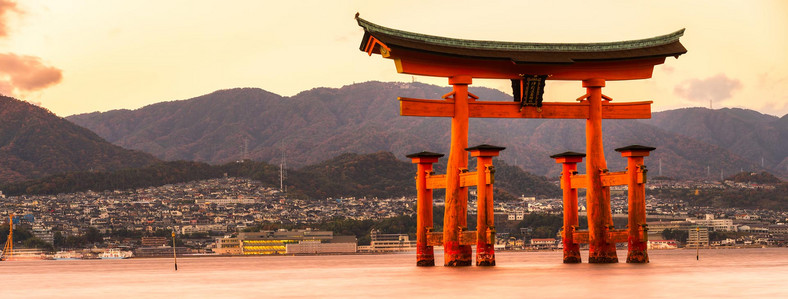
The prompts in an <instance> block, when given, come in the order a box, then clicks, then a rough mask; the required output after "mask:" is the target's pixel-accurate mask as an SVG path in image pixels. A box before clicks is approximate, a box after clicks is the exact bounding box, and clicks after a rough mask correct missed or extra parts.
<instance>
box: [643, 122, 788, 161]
mask: <svg viewBox="0 0 788 299" xmlns="http://www.w3.org/2000/svg"><path fill="white" fill-rule="evenodd" d="M643 122H644V123H646V124H650V125H653V126H656V127H659V128H661V129H663V130H666V131H668V132H672V133H676V134H679V135H682V136H686V137H689V138H692V139H695V140H698V141H701V142H705V143H708V144H713V145H716V146H719V147H722V148H725V149H727V150H729V151H730V152H732V153H736V154H737V155H739V156H741V157H743V158H746V159H749V160H750V161H753V162H755V163H756V164H758V165H760V163H761V162H763V165H764V167H765V169H770V170H783V172H782V173H785V170H786V169H788V160H786V159H788V115H786V116H783V117H782V118H777V117H775V116H771V115H766V114H761V113H758V112H755V111H752V110H746V109H738V108H733V109H731V108H723V109H718V110H710V109H706V108H684V109H676V110H671V111H663V112H656V113H654V114H653V117H652V118H651V119H650V120H644V121H643ZM761 159H763V160H761Z"/></svg>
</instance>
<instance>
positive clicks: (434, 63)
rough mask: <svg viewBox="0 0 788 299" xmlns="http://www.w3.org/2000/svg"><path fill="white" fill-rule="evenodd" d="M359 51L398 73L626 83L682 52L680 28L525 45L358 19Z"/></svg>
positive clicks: (648, 73)
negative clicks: (614, 37)
mask: <svg viewBox="0 0 788 299" xmlns="http://www.w3.org/2000/svg"><path fill="white" fill-rule="evenodd" d="M356 21H357V22H358V25H359V26H361V27H362V28H363V29H364V38H363V39H362V41H361V46H360V49H361V51H365V52H368V53H370V55H371V54H373V53H374V54H381V55H382V56H383V57H386V58H391V59H394V61H395V64H396V67H397V71H398V72H400V73H407V74H414V75H426V76H440V77H451V76H457V75H468V76H472V77H476V78H499V79H506V78H509V79H515V78H518V77H519V76H520V75H523V74H529V75H549V76H550V77H549V78H548V79H552V80H585V79H593V78H598V79H606V80H630V79H646V78H650V77H651V73H652V71H653V67H654V65H657V64H662V63H663V62H664V61H665V58H666V57H668V56H674V57H676V58H678V56H679V55H681V54H684V53H686V52H687V49H685V48H684V46H683V45H682V44H681V42H680V41H679V38H680V37H681V36H682V35H684V29H681V30H678V31H676V32H673V33H670V34H666V35H661V36H656V37H652V38H646V39H639V40H629V41H618V42H603V43H529V42H502V41H482V40H464V39H456V38H448V37H441V36H433V35H426V34H420V33H413V32H407V31H402V30H397V29H392V28H387V27H383V26H380V25H377V24H374V23H371V22H369V21H367V20H364V19H362V18H360V17H358V14H356Z"/></svg>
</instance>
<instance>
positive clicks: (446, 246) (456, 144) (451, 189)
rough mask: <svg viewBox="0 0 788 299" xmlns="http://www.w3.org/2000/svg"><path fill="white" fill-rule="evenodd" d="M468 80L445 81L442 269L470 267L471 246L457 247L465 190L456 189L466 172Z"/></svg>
mask: <svg viewBox="0 0 788 299" xmlns="http://www.w3.org/2000/svg"><path fill="white" fill-rule="evenodd" d="M471 83H472V79H471V77H470V76H454V77H449V84H451V85H452V86H453V90H452V92H451V93H450V94H449V95H447V96H450V97H451V99H453V100H454V116H452V118H451V147H450V149H449V161H448V162H447V164H446V210H445V213H444V223H445V224H444V227H443V251H444V265H446V266H470V265H471V264H472V263H473V260H472V259H473V251H472V250H471V245H461V244H460V239H459V238H460V237H459V236H460V232H461V231H462V230H463V229H465V228H467V227H468V187H462V186H460V171H461V170H462V169H467V168H468V152H466V151H465V149H466V148H467V147H468V85H470V84H471Z"/></svg>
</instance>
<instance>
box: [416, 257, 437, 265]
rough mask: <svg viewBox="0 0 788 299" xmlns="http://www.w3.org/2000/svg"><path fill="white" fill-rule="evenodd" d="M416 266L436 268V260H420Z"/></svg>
mask: <svg viewBox="0 0 788 299" xmlns="http://www.w3.org/2000/svg"><path fill="white" fill-rule="evenodd" d="M416 266H419V267H432V266H435V259H431V260H427V259H424V260H418V261H417V262H416Z"/></svg>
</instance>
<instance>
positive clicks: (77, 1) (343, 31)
mask: <svg viewBox="0 0 788 299" xmlns="http://www.w3.org/2000/svg"><path fill="white" fill-rule="evenodd" d="M356 12H360V13H361V17H362V18H364V19H366V20H369V21H371V22H373V23H377V24H380V25H383V26H387V27H393V28H397V29H402V30H407V31H413V32H419V33H425V34H432V35H441V36H448V37H455V38H463V39H482V40H507V41H521V42H601V41H618V40H629V39H639V38H647V37H652V36H656V35H662V34H667V33H671V32H673V31H675V30H678V29H681V28H686V33H685V35H684V37H683V38H682V39H681V42H682V44H684V46H685V47H686V48H687V49H688V51H689V52H688V53H687V54H685V55H683V56H681V57H680V58H679V59H674V58H672V57H671V58H668V59H667V60H666V63H665V64H664V65H660V66H657V68H656V69H655V71H654V77H653V78H652V79H650V80H640V81H628V82H608V84H607V87H606V88H605V90H604V92H605V94H607V95H609V96H611V97H613V98H614V99H615V100H621V101H626V100H647V99H650V100H654V102H655V104H654V107H653V108H654V110H655V111H660V110H665V109H673V108H680V107H693V106H703V107H709V101H710V100H711V101H713V104H712V105H713V107H714V108H715V109H716V108H721V107H746V108H750V109H754V110H757V111H760V112H762V113H767V114H771V115H776V116H782V115H784V114H786V113H788V1H260V0H252V1H240V0H239V1H201V0H184V1H174V0H171V1H147V0H137V1H105V0H73V1H44V0H41V1H38V0H26V1H10V0H0V93H2V94H4V95H10V96H14V97H16V98H20V99H23V100H27V101H29V102H32V103H36V104H39V105H41V106H42V107H45V108H47V109H49V110H51V111H52V112H54V113H55V114H57V115H59V116H68V115H72V114H79V113H86V112H93V111H107V110H112V109H135V108H139V107H142V106H145V105H148V104H152V103H157V102H162V101H171V100H182V99H188V98H192V97H196V96H200V95H203V94H206V93H210V92H212V91H215V90H218V89H227V88H235V87H259V88H262V89H265V90H268V91H271V92H274V93H277V94H280V95H284V96H291V95H294V94H297V93H298V92H301V91H304V90H308V89H311V88H314V87H321V86H324V87H341V86H343V85H348V84H353V83H354V82H355V83H358V82H364V81H370V80H377V81H405V82H410V81H411V80H412V79H413V78H412V77H411V76H410V75H403V74H397V73H396V70H395V68H394V64H393V62H392V61H391V60H387V59H382V58H380V56H373V57H369V56H367V55H366V54H365V53H362V52H360V51H359V50H358V46H359V44H360V42H361V37H362V35H363V31H362V29H361V28H360V27H359V26H358V25H357V24H356V22H355V21H354V20H353V16H354V14H355V13H356ZM415 79H416V80H417V81H419V82H425V83H432V84H438V85H448V82H447V80H446V79H445V78H429V77H415ZM474 86H488V87H493V88H498V89H500V90H502V91H504V92H507V93H508V92H511V90H510V88H509V82H504V81H495V80H476V81H474ZM583 93H584V90H583V89H582V87H581V83H580V82H556V81H550V82H548V85H547V87H546V94H545V97H546V99H547V100H551V101H572V100H574V99H575V98H577V97H578V96H580V95H582V94H583ZM394 100H395V99H392V101H394Z"/></svg>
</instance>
